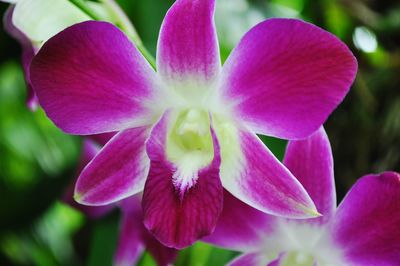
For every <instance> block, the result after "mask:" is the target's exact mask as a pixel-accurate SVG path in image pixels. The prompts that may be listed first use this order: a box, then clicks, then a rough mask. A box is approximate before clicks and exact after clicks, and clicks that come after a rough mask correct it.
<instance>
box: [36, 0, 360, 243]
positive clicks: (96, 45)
mask: <svg viewBox="0 0 400 266" xmlns="http://www.w3.org/2000/svg"><path fill="white" fill-rule="evenodd" d="M214 8H215V1H214V0H177V1H176V2H175V4H174V5H173V6H172V7H171V9H170V10H169V11H168V13H167V15H166V17H165V19H164V22H163V24H162V27H161V31H160V36H159V40H158V49H157V72H155V71H154V70H153V69H152V68H151V66H150V65H149V63H148V62H147V61H146V60H145V59H144V57H143V56H142V55H141V54H140V53H139V51H138V49H137V48H136V47H135V46H134V45H133V44H132V43H131V42H130V41H129V40H128V38H127V37H126V36H125V35H124V34H123V33H122V32H121V31H120V30H118V29H117V28H116V27H115V26H113V25H111V24H109V23H105V22H93V21H92V22H83V23H80V24H77V25H74V26H72V27H70V28H68V29H66V30H64V31H63V32H61V33H59V34H58V35H56V36H55V37H53V38H51V39H50V40H49V41H48V42H47V43H45V45H44V46H43V48H42V49H41V50H40V52H39V53H38V55H37V56H36V57H35V59H34V60H33V62H32V65H31V80H32V83H33V85H34V89H35V91H36V93H37V95H38V98H39V101H40V104H41V106H42V107H43V108H44V110H45V111H46V113H47V115H48V117H49V118H50V119H51V120H53V122H54V123H55V124H56V125H57V126H58V127H60V128H61V129H63V130H64V131H65V132H67V133H70V134H78V135H87V134H98V133H104V132H110V131H119V133H118V134H117V135H116V136H115V137H114V138H113V139H111V141H110V142H109V143H107V145H106V146H105V147H104V148H103V149H102V151H101V152H100V153H99V154H98V155H97V156H96V158H95V159H94V160H93V161H92V162H91V163H90V164H89V165H88V166H87V167H86V168H85V169H84V171H83V172H82V174H81V176H80V177H79V180H78V182H77V185H76V188H75V198H76V200H77V201H78V202H80V203H82V204H86V205H105V204H110V203H113V202H116V201H119V200H121V199H123V198H126V197H129V196H131V195H133V194H135V193H138V192H140V191H142V190H144V191H143V203H142V206H143V212H144V223H145V226H146V227H147V228H148V229H149V230H150V231H151V232H152V233H153V234H154V235H155V237H156V238H157V239H158V240H160V241H161V242H162V243H163V244H165V245H167V246H169V247H174V248H183V247H185V246H188V245H190V244H192V243H193V242H194V241H196V240H197V239H199V238H200V237H203V236H206V235H208V234H210V233H211V232H212V231H213V229H214V227H215V224H216V222H217V220H218V216H219V214H220V212H221V210H222V205H223V187H224V188H226V189H227V190H228V191H230V192H231V193H232V194H233V195H234V196H235V197H237V198H238V199H240V200H242V201H244V202H246V203H247V204H250V205H251V206H253V207H255V208H257V209H259V210H261V211H263V212H266V213H269V214H274V215H280V216H285V217H291V218H305V217H312V216H316V215H318V213H317V210H316V208H315V205H314V203H313V202H312V200H311V199H310V197H309V196H308V194H307V192H306V191H305V189H304V188H303V186H302V185H301V184H300V183H299V182H298V181H297V179H296V178H295V177H294V176H293V175H292V174H291V173H290V171H289V170H288V169H287V168H286V167H285V166H284V165H283V164H281V163H280V162H279V160H278V159H277V158H275V157H274V155H273V154H272V153H271V152H270V151H269V149H268V148H267V147H265V146H264V144H263V143H262V142H261V140H260V139H259V138H258V137H257V135H256V133H258V134H265V135H270V136H274V137H279V138H285V139H298V138H304V137H307V136H308V135H310V134H311V133H313V132H314V131H315V130H317V129H318V128H319V127H320V126H321V124H322V123H323V122H324V121H325V120H326V119H327V117H328V115H329V114H330V113H331V112H332V111H333V110H334V109H335V108H336V106H337V105H338V104H339V103H340V102H341V101H342V100H343V98H344V97H345V95H346V93H347V92H348V90H349V87H350V85H351V83H352V82H353V79H354V77H355V74H356V70H357V63H356V60H355V58H354V56H353V55H352V53H351V52H350V50H349V49H348V48H347V47H346V45H344V44H343V43H342V42H341V41H340V40H338V39H337V38H336V37H335V36H333V35H332V34H330V33H328V32H326V31H324V30H322V29H320V28H318V27H316V26H313V25H311V24H309V23H306V22H303V21H300V20H294V19H271V20H267V21H265V22H262V23H260V24H258V25H257V26H255V27H254V28H252V29H251V30H250V31H249V32H248V33H247V34H246V35H245V36H244V37H243V39H242V40H241V41H240V43H239V44H238V46H237V47H236V48H235V49H234V50H233V52H232V53H231V55H230V57H229V58H228V60H227V61H226V62H225V64H224V66H223V67H221V62H220V55H219V48H218V40H217V35H216V31H215V25H214V21H213V15H214Z"/></svg>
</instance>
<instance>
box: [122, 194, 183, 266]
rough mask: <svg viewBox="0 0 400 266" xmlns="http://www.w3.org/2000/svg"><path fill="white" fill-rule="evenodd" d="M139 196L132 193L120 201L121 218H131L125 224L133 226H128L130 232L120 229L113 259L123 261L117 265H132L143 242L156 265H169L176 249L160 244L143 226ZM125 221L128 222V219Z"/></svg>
mask: <svg viewBox="0 0 400 266" xmlns="http://www.w3.org/2000/svg"><path fill="white" fill-rule="evenodd" d="M140 197H141V196H140V195H134V196H131V197H129V198H127V199H125V200H123V201H121V203H120V207H121V210H122V213H123V217H124V218H123V219H130V220H131V221H130V222H129V224H127V225H126V226H131V227H133V226H135V227H134V228H132V229H129V228H128V230H130V231H131V232H130V233H129V232H125V230H121V234H120V239H119V248H118V250H117V254H116V257H115V259H116V261H120V262H125V264H123V263H120V264H117V265H121V264H122V265H134V264H135V263H134V262H135V261H136V260H137V256H136V255H135V254H137V252H139V250H141V249H142V245H143V243H144V245H145V246H146V250H147V251H148V252H150V253H151V255H152V256H153V258H154V259H155V260H156V262H157V265H159V266H167V265H171V263H172V262H173V261H174V260H175V258H176V255H177V254H178V252H177V250H176V249H172V248H168V247H166V246H164V245H162V244H161V243H160V242H158V241H157V240H156V239H155V238H154V237H153V236H152V235H151V234H150V233H149V231H147V229H146V228H145V227H144V225H143V212H142V206H141V201H140ZM126 222H127V223H128V221H126ZM124 224H125V222H124V221H123V222H122V226H124ZM125 233H126V234H125ZM129 234H131V235H132V237H130V236H129ZM132 238H133V239H132ZM129 243H130V244H129ZM127 244H129V245H127ZM139 244H140V245H139ZM130 247H131V248H130ZM139 248H140V249H139Z"/></svg>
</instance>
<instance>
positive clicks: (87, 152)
mask: <svg viewBox="0 0 400 266" xmlns="http://www.w3.org/2000/svg"><path fill="white" fill-rule="evenodd" d="M99 151H100V146H98V145H97V144H96V143H94V142H93V141H91V140H90V139H85V140H84V141H83V148H82V155H81V158H80V161H79V167H78V170H77V175H78V174H79V173H80V172H81V171H82V170H83V168H85V166H86V165H87V164H88V163H89V162H90V161H91V160H92V159H93V158H94V157H95V156H96V154H97V153H98V152H99ZM75 182H76V180H74V182H73V183H71V184H70V185H69V186H68V187H67V189H66V191H65V193H64V195H63V198H62V200H63V202H65V203H67V204H68V205H70V206H71V207H73V208H75V209H77V210H80V211H81V212H83V213H84V214H86V215H87V216H88V217H90V218H93V219H96V218H99V217H101V216H104V215H106V214H107V213H109V212H110V211H111V210H112V209H113V208H114V205H112V204H110V205H106V206H86V205H82V204H79V203H77V202H76V201H75V200H74V199H73V196H74V188H75Z"/></svg>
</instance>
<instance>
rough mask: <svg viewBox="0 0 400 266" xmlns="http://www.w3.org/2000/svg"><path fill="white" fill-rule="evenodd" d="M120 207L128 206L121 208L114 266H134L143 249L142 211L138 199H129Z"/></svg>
mask: <svg viewBox="0 0 400 266" xmlns="http://www.w3.org/2000/svg"><path fill="white" fill-rule="evenodd" d="M126 201H129V202H128V203H127V202H126ZM122 205H129V207H127V208H122V221H121V225H120V233H119V239H118V245H117V250H116V253H115V256H114V265H116V266H131V265H136V263H137V262H138V260H139V258H140V256H141V255H142V252H143V251H144V248H145V243H144V241H143V231H144V227H143V222H142V221H143V220H142V219H143V216H142V209H141V206H140V200H139V199H138V197H131V198H129V199H127V200H125V201H124V202H122Z"/></svg>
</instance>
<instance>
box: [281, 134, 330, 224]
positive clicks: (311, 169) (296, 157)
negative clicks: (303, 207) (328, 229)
mask: <svg viewBox="0 0 400 266" xmlns="http://www.w3.org/2000/svg"><path fill="white" fill-rule="evenodd" d="M284 164H285V165H286V167H287V168H288V169H289V170H290V171H291V172H292V174H293V175H294V176H295V177H296V178H297V179H298V180H299V181H300V183H301V184H302V185H303V186H304V188H305V189H306V190H307V192H308V194H309V195H310V197H311V199H312V200H313V201H314V203H315V205H316V207H317V210H318V212H319V213H321V214H322V215H323V216H322V217H319V218H314V219H308V220H307V222H317V223H326V222H328V221H329V219H330V218H331V217H332V215H333V214H334V212H335V210H336V191H335V179H334V175H333V157H332V149H331V145H330V143H329V139H328V136H327V135H326V132H325V130H324V129H323V128H322V127H321V128H320V129H319V130H318V131H317V132H315V133H314V134H313V135H311V136H310V137H308V138H307V139H304V140H298V141H289V144H288V146H287V149H286V154H285V159H284Z"/></svg>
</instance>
